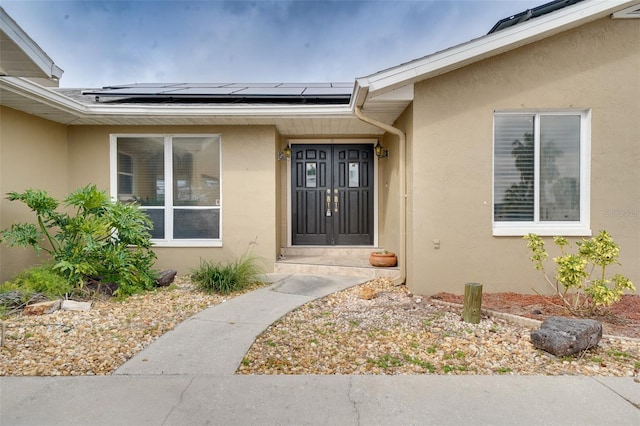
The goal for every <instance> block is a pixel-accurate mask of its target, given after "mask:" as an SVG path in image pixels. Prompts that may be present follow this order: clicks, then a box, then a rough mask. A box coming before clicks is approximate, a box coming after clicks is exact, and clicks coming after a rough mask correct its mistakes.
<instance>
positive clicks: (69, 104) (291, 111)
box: [0, 76, 351, 124]
mask: <svg viewBox="0 0 640 426" xmlns="http://www.w3.org/2000/svg"><path fill="white" fill-rule="evenodd" d="M0 89H3V90H8V91H10V92H12V93H14V94H17V95H19V96H21V97H22V98H24V99H27V100H31V101H34V102H37V103H38V104H41V105H47V106H49V107H52V108H55V109H56V110H58V111H61V112H65V113H67V114H69V115H70V121H68V122H66V123H64V124H72V123H73V122H76V121H82V120H83V119H95V118H99V117H111V118H113V117H118V116H122V117H127V118H128V119H131V118H132V117H136V116H140V117H144V118H149V117H154V116H155V117H176V118H177V117H188V116H193V117H197V116H207V115H216V116H220V117H255V116H259V117H279V118H286V117H292V118H294V117H313V116H317V117H340V116H350V115H351V108H350V107H349V105H256V106H247V105H189V106H185V105H179V106H168V105H166V104H162V105H118V106H114V105H86V104H83V103H81V102H78V101H76V100H74V99H71V98H69V97H67V96H65V95H62V94H60V93H57V92H56V91H54V90H51V89H48V88H46V87H43V86H40V85H38V84H36V83H34V82H32V81H30V80H27V79H23V78H18V77H7V76H1V77H0ZM72 117H73V118H72Z"/></svg>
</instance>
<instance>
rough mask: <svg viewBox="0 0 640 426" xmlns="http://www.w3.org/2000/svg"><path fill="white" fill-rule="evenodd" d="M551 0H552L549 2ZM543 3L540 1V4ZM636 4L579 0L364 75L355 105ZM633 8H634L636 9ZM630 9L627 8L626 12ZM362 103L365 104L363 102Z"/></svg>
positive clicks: (639, 4)
mask: <svg viewBox="0 0 640 426" xmlns="http://www.w3.org/2000/svg"><path fill="white" fill-rule="evenodd" d="M552 3H554V2H552ZM543 6H544V5H543ZM638 8H640V2H639V1H638V0H583V1H579V2H577V3H575V4H572V5H570V6H568V7H563V8H561V9H555V10H554V11H553V12H552V13H547V14H543V15H542V16H539V17H538V18H536V19H530V20H526V21H524V22H521V23H519V24H518V25H511V26H510V27H506V28H504V29H502V30H501V31H495V32H492V33H489V34H487V35H485V36H483V37H480V38H477V39H475V40H471V41H469V42H466V43H463V44H459V45H457V46H453V47H451V48H449V49H446V50H443V51H440V52H437V53H434V54H432V55H428V56H425V57H423V58H419V59H416V60H414V61H411V62H408V63H406V64H402V65H399V66H397V67H393V68H390V69H387V70H384V71H380V72H378V73H375V74H372V75H370V76H367V77H363V78H359V79H357V90H358V92H359V93H358V96H357V100H356V102H357V105H358V106H362V105H364V104H365V102H366V101H369V100H374V99H375V98H376V97H378V96H381V95H384V94H387V93H391V92H394V91H397V90H399V89H400V88H402V87H405V86H412V85H413V84H415V83H417V82H419V81H423V80H427V79H429V78H432V77H435V76H438V75H441V74H444V73H446V72H449V71H453V70H455V69H458V68H462V67H464V66H467V65H469V64H472V63H474V62H478V61H481V60H483V59H486V58H489V57H491V56H495V55H498V54H501V53H504V52H507V51H509V50H513V49H516V48H518V47H521V46H524V45H527V44H529V43H533V42H535V41H538V40H541V39H544V38H547V37H550V36H552V35H555V34H558V33H560V32H562V31H566V30H569V29H572V28H576V27H578V26H580V25H583V24H586V23H588V22H592V21H595V20H596V19H600V18H603V17H605V16H608V15H611V14H614V13H616V12H620V11H624V10H630V11H636V9H638ZM636 12H637V11H636ZM629 13H631V12H629ZM365 107H366V105H365Z"/></svg>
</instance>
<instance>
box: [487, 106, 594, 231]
mask: <svg viewBox="0 0 640 426" xmlns="http://www.w3.org/2000/svg"><path fill="white" fill-rule="evenodd" d="M509 115H513V116H518V115H532V116H534V142H535V143H534V147H535V174H534V188H535V197H534V208H533V210H534V220H533V221H512V222H507V221H497V220H496V218H495V197H496V194H495V189H496V187H495V185H496V182H495V180H496V179H495V170H496V156H495V149H496V147H495V145H496V140H495V139H496V117H497V116H509ZM543 115H555V116H558V115H573V116H576V115H577V116H580V154H579V155H580V203H579V205H580V219H579V220H577V221H541V220H540V218H539V215H540V195H539V194H540V182H539V179H540V160H539V158H540V116H543ZM491 138H492V145H491V161H492V168H491V202H492V203H491V206H492V208H491V223H492V231H493V236H524V235H527V234H529V233H535V234H538V235H540V236H557V235H562V236H585V237H588V236H591V235H592V231H591V228H590V221H591V212H590V206H591V191H590V189H591V188H590V187H591V184H590V183H591V180H590V178H591V110H590V109H587V110H585V109H579V110H576V109H552V110H546V109H533V110H532V109H527V110H495V111H494V113H493V126H492V136H491Z"/></svg>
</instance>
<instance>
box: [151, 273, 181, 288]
mask: <svg viewBox="0 0 640 426" xmlns="http://www.w3.org/2000/svg"><path fill="white" fill-rule="evenodd" d="M177 273H178V271H176V270H175V269H167V270H166V271H162V272H160V278H158V279H157V280H156V285H157V286H158V287H167V286H169V285H171V283H172V282H173V280H174V278H175V277H176V274H177Z"/></svg>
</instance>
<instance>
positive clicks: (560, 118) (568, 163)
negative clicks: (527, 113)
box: [540, 115, 580, 221]
mask: <svg viewBox="0 0 640 426" xmlns="http://www.w3.org/2000/svg"><path fill="white" fill-rule="evenodd" d="M540 220H541V221H576V220H580V116H578V115H543V116H541V117H540Z"/></svg>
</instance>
